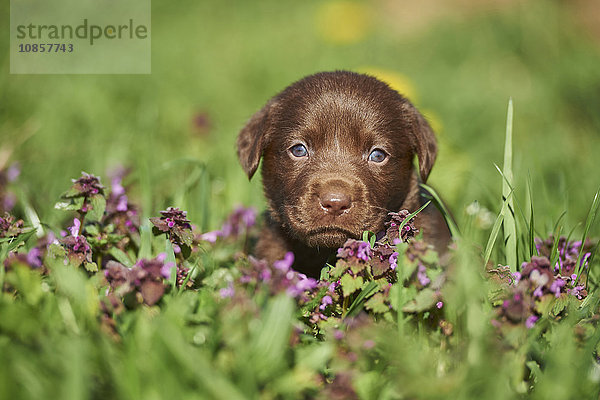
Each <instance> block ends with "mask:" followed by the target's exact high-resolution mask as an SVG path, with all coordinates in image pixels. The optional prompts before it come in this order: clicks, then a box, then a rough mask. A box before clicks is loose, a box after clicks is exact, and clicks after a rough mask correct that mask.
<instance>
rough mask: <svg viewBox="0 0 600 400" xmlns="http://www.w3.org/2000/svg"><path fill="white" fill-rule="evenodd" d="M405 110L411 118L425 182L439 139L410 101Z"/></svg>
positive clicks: (413, 138) (414, 140)
mask: <svg viewBox="0 0 600 400" xmlns="http://www.w3.org/2000/svg"><path fill="white" fill-rule="evenodd" d="M404 112H405V113H406V114H407V116H408V119H409V120H410V125H411V131H412V132H411V133H412V140H413V149H414V152H415V153H416V154H417V158H418V159H419V173H420V175H421V180H422V181H423V182H426V181H427V177H428V176H429V173H430V172H431V168H433V163H434V162H435V158H436V156H437V141H436V139H435V134H434V133H433V129H431V126H430V125H429V123H428V122H427V120H426V119H425V117H424V116H423V115H422V114H421V113H420V112H419V111H418V110H417V109H416V108H415V106H413V105H412V104H410V103H409V102H407V103H405V104H404Z"/></svg>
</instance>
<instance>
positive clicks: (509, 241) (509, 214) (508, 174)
mask: <svg viewBox="0 0 600 400" xmlns="http://www.w3.org/2000/svg"><path fill="white" fill-rule="evenodd" d="M512 129H513V102H512V98H511V99H509V101H508V111H507V116H506V136H505V142H504V165H503V168H502V172H503V175H504V177H505V178H506V182H505V181H503V182H502V198H503V200H504V201H506V203H507V207H502V212H503V222H502V225H503V228H504V229H503V230H504V242H505V243H506V263H507V264H508V265H509V266H510V270H511V272H516V270H517V230H516V224H515V215H514V204H513V199H512V198H511V197H510V193H511V191H512V190H511V186H512V184H513V171H512V158H513V157H512Z"/></svg>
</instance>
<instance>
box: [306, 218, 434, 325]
mask: <svg viewBox="0 0 600 400" xmlns="http://www.w3.org/2000/svg"><path fill="white" fill-rule="evenodd" d="M408 215H410V213H409V212H408V211H406V210H402V211H400V212H398V213H390V216H391V221H390V222H387V223H386V226H387V227H388V228H387V230H386V232H385V234H384V236H383V237H382V238H381V239H379V240H377V241H373V242H372V243H373V245H371V243H369V242H366V241H360V240H355V239H349V240H347V241H346V242H345V243H344V245H343V246H342V247H341V248H340V249H338V251H337V262H336V264H335V266H334V267H333V268H332V269H330V270H329V281H326V282H323V283H321V282H319V285H318V287H317V292H318V293H316V292H315V297H316V298H317V299H320V302H318V303H316V305H315V306H314V309H313V310H312V311H311V313H310V318H309V321H310V322H311V323H312V324H318V322H319V321H322V320H327V318H328V317H331V316H336V317H340V316H342V315H344V313H345V312H346V306H347V305H348V304H349V303H351V302H352V299H354V298H355V296H356V293H358V292H359V291H360V290H362V289H363V288H364V287H365V285H366V284H367V283H368V282H374V283H376V286H375V288H376V290H375V291H374V292H372V293H370V295H369V296H368V299H367V300H366V303H365V307H366V309H367V310H370V311H371V312H373V313H388V312H389V311H390V309H391V302H390V299H389V292H390V289H391V287H392V284H393V283H395V282H397V280H398V275H397V268H398V258H399V257H402V259H403V260H404V262H405V264H406V268H412V269H411V270H412V271H414V272H413V273H412V275H411V276H412V278H413V279H409V280H407V281H406V282H405V284H406V285H414V286H415V287H416V288H417V290H423V289H424V288H426V287H427V288H428V290H429V291H430V292H431V293H432V294H431V296H429V297H430V298H431V302H428V303H427V304H419V306H414V307H412V308H407V310H406V312H422V311H425V309H434V308H436V309H440V308H441V307H442V305H443V303H442V301H441V294H440V292H439V290H437V289H439V286H440V284H439V282H438V284H437V285H436V288H437V289H436V290H433V289H429V287H430V282H431V279H430V278H429V277H428V276H427V269H428V268H427V266H431V265H432V264H435V262H432V260H431V257H429V256H430V246H428V245H426V244H425V243H424V242H422V241H418V240H413V241H411V246H408V247H407V248H403V249H402V252H403V253H402V255H401V254H400V253H399V252H398V249H397V248H396V247H395V246H394V244H398V243H400V242H402V241H403V242H407V241H408V240H409V239H410V238H412V237H414V234H415V233H416V232H418V230H417V229H416V227H415V226H414V224H413V221H412V220H411V221H407V223H406V224H405V227H404V228H402V232H403V233H401V232H400V230H399V228H400V226H401V225H402V222H403V221H404V220H405V219H406V217H407V216H408ZM406 227H408V228H406ZM434 261H437V260H434ZM438 281H440V282H441V280H438Z"/></svg>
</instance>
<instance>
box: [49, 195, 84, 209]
mask: <svg viewBox="0 0 600 400" xmlns="http://www.w3.org/2000/svg"><path fill="white" fill-rule="evenodd" d="M83 202H84V198H83V197H75V198H73V199H71V201H59V202H58V203H56V204H55V205H54V208H56V209H57V210H62V211H78V210H80V209H81V207H83Z"/></svg>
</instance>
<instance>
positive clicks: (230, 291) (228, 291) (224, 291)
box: [219, 282, 235, 299]
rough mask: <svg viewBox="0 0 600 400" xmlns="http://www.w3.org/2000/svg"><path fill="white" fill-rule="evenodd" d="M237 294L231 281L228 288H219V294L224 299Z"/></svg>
mask: <svg viewBox="0 0 600 400" xmlns="http://www.w3.org/2000/svg"><path fill="white" fill-rule="evenodd" d="M234 295H235V289H234V288H233V284H232V283H231V282H230V283H229V285H228V286H227V287H226V288H223V289H221V290H219V296H221V298H222V299H225V298H228V297H233V296H234Z"/></svg>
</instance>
